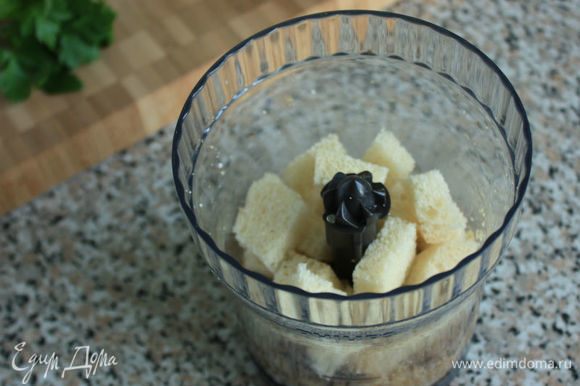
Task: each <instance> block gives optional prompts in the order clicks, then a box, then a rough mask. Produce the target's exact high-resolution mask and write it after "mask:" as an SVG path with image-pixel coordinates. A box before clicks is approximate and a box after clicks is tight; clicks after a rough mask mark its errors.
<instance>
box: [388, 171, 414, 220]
mask: <svg viewBox="0 0 580 386" xmlns="http://www.w3.org/2000/svg"><path fill="white" fill-rule="evenodd" d="M389 173H390V170H389ZM387 189H388V190H389V195H390V197H391V211H390V214H391V215H393V216H395V217H398V218H402V219H403V220H406V221H409V222H417V217H416V216H415V202H414V200H413V189H412V186H411V181H410V180H409V179H392V180H390V181H389V183H388V186H387Z"/></svg>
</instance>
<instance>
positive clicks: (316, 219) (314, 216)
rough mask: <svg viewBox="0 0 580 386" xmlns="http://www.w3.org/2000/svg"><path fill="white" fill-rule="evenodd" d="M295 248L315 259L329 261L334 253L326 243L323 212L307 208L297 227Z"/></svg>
mask: <svg viewBox="0 0 580 386" xmlns="http://www.w3.org/2000/svg"><path fill="white" fill-rule="evenodd" d="M296 240H297V242H296V246H295V248H294V249H295V250H296V251H297V252H299V253H301V254H303V255H305V256H307V257H311V258H313V259H315V260H319V261H325V262H328V261H330V260H331V258H332V255H331V251H330V247H329V246H328V244H327V243H326V229H325V224H324V220H323V219H322V214H318V213H315V212H314V211H312V210H310V208H307V209H306V210H305V211H304V214H303V215H302V216H301V217H300V220H299V221H298V226H297V227H296Z"/></svg>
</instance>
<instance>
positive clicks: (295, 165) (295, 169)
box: [282, 134, 346, 201]
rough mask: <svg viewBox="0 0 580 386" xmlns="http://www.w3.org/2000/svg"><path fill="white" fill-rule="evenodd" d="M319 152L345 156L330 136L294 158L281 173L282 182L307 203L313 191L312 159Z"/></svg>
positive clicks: (342, 148) (338, 142) (332, 136)
mask: <svg viewBox="0 0 580 386" xmlns="http://www.w3.org/2000/svg"><path fill="white" fill-rule="evenodd" d="M319 152H322V153H325V154H327V153H329V154H336V156H337V157H340V156H342V155H346V150H345V148H344V146H342V143H340V139H339V138H338V136H337V135H336V134H330V135H328V136H326V137H324V138H323V139H321V140H320V141H319V142H317V143H316V144H314V145H313V146H312V147H311V148H310V149H308V151H306V153H304V154H301V155H299V156H298V157H296V158H295V159H294V160H293V161H292V162H290V164H289V165H288V166H287V167H286V169H285V170H284V172H283V173H282V178H283V179H284V182H285V183H286V184H287V185H288V186H289V187H290V188H292V189H293V190H295V191H296V192H298V193H299V194H300V195H301V196H302V197H303V198H304V199H305V200H307V201H308V199H309V196H311V195H312V191H313V190H314V186H313V185H314V158H315V156H316V154H317V153H319ZM318 193H320V189H319V191H318ZM318 199H320V197H318ZM320 201H322V200H320Z"/></svg>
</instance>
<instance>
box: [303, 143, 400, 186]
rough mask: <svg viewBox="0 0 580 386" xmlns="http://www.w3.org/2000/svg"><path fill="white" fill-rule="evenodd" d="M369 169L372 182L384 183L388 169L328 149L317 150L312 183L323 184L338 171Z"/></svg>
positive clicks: (357, 171) (358, 171) (355, 171)
mask: <svg viewBox="0 0 580 386" xmlns="http://www.w3.org/2000/svg"><path fill="white" fill-rule="evenodd" d="M365 170H366V171H369V172H371V174H372V175H373V182H381V183H383V184H384V183H385V181H386V179H387V174H388V172H389V169H387V168H386V167H383V166H379V165H375V164H372V163H369V162H364V161H361V160H359V159H356V158H353V157H351V156H349V155H348V154H336V153H333V152H328V151H319V152H317V153H316V155H315V157H314V185H316V186H320V187H322V186H324V185H325V184H327V183H328V182H329V181H330V180H332V178H333V177H334V175H335V174H336V173H338V172H343V173H345V174H348V173H360V172H363V171H365Z"/></svg>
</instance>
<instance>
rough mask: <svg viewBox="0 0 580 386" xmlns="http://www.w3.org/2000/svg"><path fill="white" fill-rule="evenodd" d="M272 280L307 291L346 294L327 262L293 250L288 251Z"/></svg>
mask: <svg viewBox="0 0 580 386" xmlns="http://www.w3.org/2000/svg"><path fill="white" fill-rule="evenodd" d="M274 281H275V282H276V283H280V284H286V285H293V286H295V287H299V288H301V289H303V290H304V291H308V292H330V293H336V294H340V295H346V292H344V290H343V288H342V283H341V281H340V280H339V279H338V277H336V274H335V273H334V271H333V270H332V268H331V267H330V266H329V265H328V264H325V263H323V262H320V261H316V260H314V259H310V258H308V257H306V256H303V255H301V254H298V253H294V252H289V254H288V257H287V258H286V260H284V261H283V262H282V263H281V264H280V267H279V268H278V270H277V271H276V273H275V274H274Z"/></svg>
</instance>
